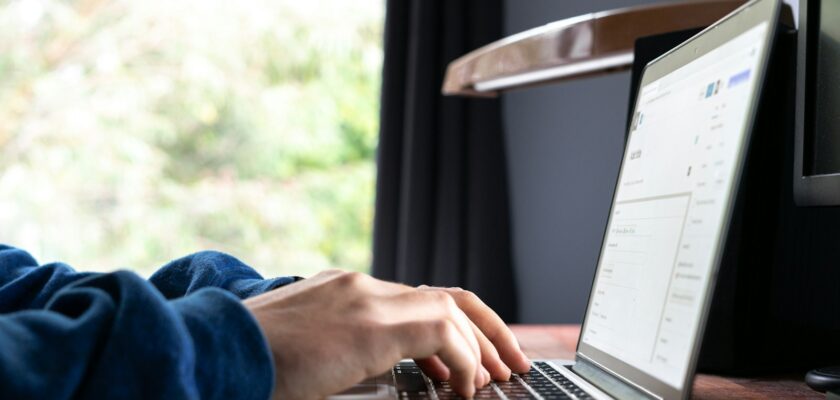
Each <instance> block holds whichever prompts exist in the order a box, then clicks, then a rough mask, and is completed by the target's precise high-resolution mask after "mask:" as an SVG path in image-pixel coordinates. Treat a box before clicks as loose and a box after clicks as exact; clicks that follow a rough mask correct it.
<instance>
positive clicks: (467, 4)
mask: <svg viewBox="0 0 840 400" xmlns="http://www.w3.org/2000/svg"><path fill="white" fill-rule="evenodd" d="M501 36H502V0H472V1H469V0H388V2H387V16H386V21H385V63H384V68H383V83H382V111H381V120H380V124H381V125H380V138H379V149H378V160H377V162H378V179H377V185H376V217H375V223H374V244H373V249H374V257H373V274H374V276H376V277H378V278H382V279H387V280H393V281H399V282H404V283H406V284H410V285H418V284H428V285H437V286H460V287H463V288H465V289H468V290H472V291H474V292H475V293H476V294H478V295H479V296H480V297H481V298H482V299H484V301H485V302H486V303H487V304H488V305H490V306H491V307H493V309H495V310H496V312H498V313H499V315H501V316H502V318H504V319H505V320H506V321H508V322H513V321H515V320H516V311H517V305H516V299H517V296H516V290H515V282H514V275H513V266H512V258H511V245H510V218H509V207H508V189H507V175H506V160H505V150H504V138H503V135H502V120H501V107H500V103H499V100H498V99H466V98H452V97H443V96H442V95H441V92H440V88H441V84H442V83H443V77H444V71H445V69H446V66H447V64H448V63H449V62H450V61H452V60H454V59H455V58H458V57H459V56H461V55H463V54H466V53H467V52H469V51H471V50H474V49H476V48H478V47H481V46H483V45H485V44H487V43H490V42H492V41H494V40H497V39H499V38H500V37H501Z"/></svg>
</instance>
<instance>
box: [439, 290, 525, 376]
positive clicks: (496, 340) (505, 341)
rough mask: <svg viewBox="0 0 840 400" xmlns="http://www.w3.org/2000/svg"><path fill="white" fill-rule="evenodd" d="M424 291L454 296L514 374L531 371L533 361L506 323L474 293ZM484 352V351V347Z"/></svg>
mask: <svg viewBox="0 0 840 400" xmlns="http://www.w3.org/2000/svg"><path fill="white" fill-rule="evenodd" d="M423 290H426V291H435V290H437V291H445V292H446V293H448V294H449V295H450V296H452V298H453V299H454V300H455V302H456V303H457V305H458V307H460V308H461V310H463V311H464V313H465V314H466V315H467V317H469V319H470V320H471V321H472V322H473V323H475V325H476V326H477V327H478V329H479V330H480V331H481V332H482V333H483V336H484V337H486V338H487V339H488V340H489V341H490V342H491V343H492V344H493V347H494V348H495V350H496V351H497V353H498V355H499V357H500V358H501V360H502V361H504V363H505V364H507V366H509V367H510V369H512V370H513V371H514V372H518V373H525V372H528V370H530V369H531V360H529V359H528V357H527V356H526V355H525V353H523V352H522V350H521V349H520V347H519V342H518V341H517V340H516V336H514V335H513V332H511V331H510V329H508V327H507V325H506V324H505V323H504V321H502V319H501V318H500V317H499V316H498V315H497V314H496V313H495V312H493V310H492V309H490V307H488V306H487V305H486V304H484V302H483V301H481V299H479V298H478V296H476V295H475V294H474V293H472V292H469V291H466V290H463V289H459V288H448V289H441V288H428V289H423ZM482 350H484V348H483V347H482ZM491 360H492V358H491ZM484 365H485V366H487V367H488V370H490V371H491V372H495V373H496V374H501V371H499V370H498V369H496V367H494V366H493V365H487V364H486V363H485V364H484Z"/></svg>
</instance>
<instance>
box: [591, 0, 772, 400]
mask: <svg viewBox="0 0 840 400" xmlns="http://www.w3.org/2000/svg"><path fill="white" fill-rule="evenodd" d="M780 9H781V5H780V2H779V0H755V1H752V2H749V3H747V4H745V5H743V6H741V7H740V8H738V9H737V10H735V11H733V12H732V13H730V14H729V15H727V16H726V17H724V18H723V19H721V20H720V21H718V22H717V23H715V24H714V25H712V26H709V27H708V28H706V29H704V30H703V31H701V32H700V33H698V34H697V35H695V36H694V37H692V38H691V39H689V40H687V41H686V42H684V43H683V44H681V45H679V46H677V47H676V48H674V49H672V50H671V51H669V52H667V53H665V54H663V55H662V56H660V57H659V58H657V59H655V60H653V61H651V62H650V63H648V64H647V66H646V67H645V69H644V70H643V72H642V78H641V82H640V83H639V87H640V88H641V87H644V86H645V85H647V84H649V83H651V82H654V81H656V80H657V79H659V78H662V77H664V76H665V75H668V74H669V73H671V72H673V71H675V70H676V69H678V68H680V67H682V66H684V65H686V64H688V63H690V62H692V61H694V60H696V59H697V58H699V57H702V56H703V55H705V54H707V53H709V52H710V51H712V50H713V49H715V48H717V47H719V46H720V45H722V44H724V43H726V42H728V41H730V40H731V39H733V38H735V37H737V36H738V35H740V34H742V33H745V32H747V31H748V30H750V29H752V28H754V27H756V26H758V25H759V24H762V23H767V30H766V31H765V34H766V35H767V39H766V40H765V43H764V48H763V51H762V53H761V60H759V63H758V66H757V67H756V75H755V76H756V79H757V81H756V88H755V92H754V94H753V98H752V99H751V101H750V106H749V111H748V113H749V114H748V116H747V121H746V125H745V126H746V132H745V134H744V136H743V142H742V143H741V152H740V154H739V155H738V156H737V158H736V165H735V175H734V177H735V179H733V181H732V182H731V183H730V185H731V186H730V189H729V192H730V194H729V198H728V199H727V200H728V202H727V204H728V205H727V207H726V210H725V213H724V219H723V222H724V225H723V226H724V227H727V226H729V224H730V221H731V215H732V208H733V206H734V203H735V196H736V194H737V190H735V189H736V188H737V185H738V184H740V181H741V175H742V173H743V164H744V160H745V158H746V149H747V144H748V143H749V140H750V137H751V136H752V129H753V127H754V124H755V115H756V112H757V109H758V103H759V101H758V99H759V98H760V96H761V92H762V89H763V85H764V77H765V74H766V71H767V64H768V61H769V58H770V51H771V49H772V46H773V42H774V38H775V33H776V30H777V25H778V19H779V13H780ZM641 92H642V91H641V90H639V94H638V95H637V97H636V104H638V101H639V97H640V96H641ZM637 107H638V106H637ZM634 112H635V110H634ZM631 134H632V133H631ZM628 137H629V136H628ZM628 143H629V140H628ZM627 151H628V149H627V147H626V146H625V149H624V154H623V156H622V162H621V169H620V170H619V174H618V177H617V181H616V186H617V185H618V183H619V181H620V179H621V174H622V172H623V168H624V162H625V160H626V159H627ZM617 194H618V190H616V191H615V193H614V194H613V199H612V203H611V205H610V217H609V219H608V221H607V224H606V226H605V232H604V235H603V241H606V236H607V230H608V229H609V223H610V220H611V218H612V210H613V208H614V207H615V202H616V196H617ZM727 234H728V230H727V229H726V228H724V230H723V232H722V233H721V235H720V237H719V238H718V243H717V246H716V248H715V251H716V254H715V256H714V260H715V261H714V263H713V265H712V270H711V276H710V279H709V284H708V285H707V288H706V293H705V297H704V299H705V301H704V304H703V305H702V307H701V314H700V320H699V324H698V327H697V329H698V333H702V332H703V330H704V328H705V324H706V319H707V316H708V311H709V306H710V305H711V301H712V293H713V292H714V286H715V281H716V277H717V272H718V269H719V266H720V260H721V257H722V253H723V251H722V250H723V244H724V243H725V241H726V237H727ZM604 245H605V243H603V242H602V246H601V252H600V254H599V257H598V267H597V268H596V271H595V275H594V277H593V284H592V288H593V289H594V287H595V285H594V283H595V278H596V277H597V276H598V272H599V271H598V270H599V269H600V264H601V258H602V257H603V253H604ZM592 297H593V292H592V290H590V295H589V301H588V304H587V309H586V312H585V313H584V321H583V325H582V328H581V337H580V339H581V340H579V341H578V348H577V358H578V359H579V360H583V361H585V362H587V363H589V364H594V365H595V366H596V367H598V368H600V369H602V370H603V371H605V372H607V373H609V374H610V375H612V376H614V377H616V378H618V379H620V380H621V381H623V382H624V383H626V384H628V385H629V386H632V387H634V388H635V389H637V390H640V391H642V392H644V393H645V394H647V395H650V396H652V397H658V398H686V397H687V396H688V394H689V393H690V392H691V390H690V389H691V384H692V382H693V378H694V370H695V368H696V363H697V356H698V353H699V348H700V343H701V341H702V336H703V335H702V334H697V335H695V340H694V343H693V344H692V347H691V352H690V356H689V365H688V369H687V370H686V371H687V372H686V375H685V377H684V378H683V382H682V387H681V388H679V389H678V388H676V387H673V386H670V385H669V384H667V383H665V382H663V381H661V380H659V379H657V378H654V377H653V376H651V375H649V374H647V373H645V372H643V371H641V370H640V369H638V368H635V367H633V366H631V365H630V364H627V363H625V362H623V361H621V360H619V359H617V358H615V357H612V356H610V355H608V354H607V353H605V352H603V351H601V350H598V349H597V348H595V347H593V346H590V345H588V344H586V343H584V342H583V340H582V339H583V334H584V332H585V329H586V323H587V320H586V317H587V316H588V315H589V308H590V307H591V304H592ZM584 377H585V376H584Z"/></svg>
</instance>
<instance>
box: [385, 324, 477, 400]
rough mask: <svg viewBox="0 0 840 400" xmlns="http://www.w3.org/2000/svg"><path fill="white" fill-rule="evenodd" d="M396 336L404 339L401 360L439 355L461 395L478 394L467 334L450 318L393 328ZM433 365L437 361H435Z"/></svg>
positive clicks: (451, 381)
mask: <svg viewBox="0 0 840 400" xmlns="http://www.w3.org/2000/svg"><path fill="white" fill-rule="evenodd" d="M394 329H395V332H394V335H395V336H394V337H398V338H402V339H404V340H400V341H399V344H400V348H401V352H402V357H410V358H419V359H428V358H430V357H432V356H435V355H436V356H437V357H439V358H440V361H441V362H442V363H443V364H445V365H446V368H447V369H448V370H449V383H450V385H452V389H453V390H454V391H455V392H456V393H458V394H459V395H461V396H464V397H467V398H470V397H472V396H473V394H475V389H476V386H478V385H479V384H481V382H477V376H479V375H478V374H479V373H478V372H477V371H479V368H478V362H479V360H477V359H476V358H475V355H474V353H473V352H472V351H471V350H470V345H469V343H467V340H466V339H465V338H464V335H463V334H461V332H460V331H459V330H458V328H457V327H456V326H455V324H454V323H453V322H452V321H451V320H448V319H441V320H432V321H419V322H406V323H402V324H398V325H396V326H395V327H394ZM432 362H434V361H432Z"/></svg>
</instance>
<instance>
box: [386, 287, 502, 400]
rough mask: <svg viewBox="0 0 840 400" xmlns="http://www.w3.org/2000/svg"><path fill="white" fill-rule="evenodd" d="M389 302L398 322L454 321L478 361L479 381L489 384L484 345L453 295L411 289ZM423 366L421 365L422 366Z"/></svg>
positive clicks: (391, 312) (391, 311)
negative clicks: (484, 360) (483, 355)
mask: <svg viewBox="0 0 840 400" xmlns="http://www.w3.org/2000/svg"><path fill="white" fill-rule="evenodd" d="M388 304H389V305H390V307H392V309H391V310H389V312H388V313H389V314H393V315H395V316H396V318H399V319H398V320H397V321H396V322H408V319H411V320H415V321H416V320H421V321H422V320H449V321H450V322H452V323H453V324H454V326H455V328H456V329H457V331H458V333H460V334H461V335H462V336H463V338H464V340H465V341H466V342H467V344H468V346H469V349H470V350H471V351H472V353H473V357H474V359H475V360H476V361H475V362H476V377H475V378H476V384H477V385H479V386H484V385H485V384H486V383H489V379H490V374H489V373H485V372H486V370H485V369H484V368H483V367H482V366H481V354H482V352H481V346H480V345H479V342H478V338H477V337H476V335H475V329H474V328H473V325H472V323H471V322H470V320H469V318H467V316H466V315H465V314H464V312H463V311H462V310H461V309H460V308H458V305H457V304H456V303H455V301H454V300H453V299H452V297H451V296H449V295H448V294H446V293H444V292H440V291H416V290H415V291H409V292H406V293H402V294H400V295H398V296H396V297H395V298H394V299H393V301H389V302H388ZM421 366H422V365H421Z"/></svg>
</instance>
